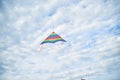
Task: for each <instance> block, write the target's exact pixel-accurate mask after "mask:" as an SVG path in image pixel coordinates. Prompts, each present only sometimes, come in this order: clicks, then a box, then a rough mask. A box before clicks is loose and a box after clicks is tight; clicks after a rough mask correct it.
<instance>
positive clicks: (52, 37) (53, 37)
mask: <svg viewBox="0 0 120 80" xmlns="http://www.w3.org/2000/svg"><path fill="white" fill-rule="evenodd" d="M58 41H64V42H66V41H65V40H64V39H63V38H62V37H61V36H59V35H58V34H56V33H55V32H52V33H51V34H50V35H49V36H48V37H47V38H46V39H45V40H44V41H43V42H42V43H41V44H45V43H55V42H58Z"/></svg>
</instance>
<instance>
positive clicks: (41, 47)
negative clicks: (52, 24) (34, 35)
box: [39, 44, 44, 52]
mask: <svg viewBox="0 0 120 80" xmlns="http://www.w3.org/2000/svg"><path fill="white" fill-rule="evenodd" d="M43 47H44V45H43V44H41V45H40V48H39V52H41V51H42V49H43Z"/></svg>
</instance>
